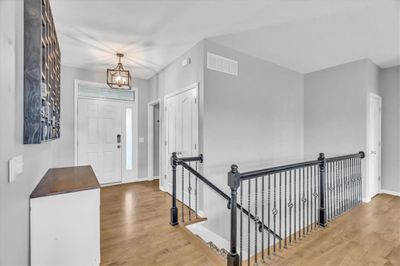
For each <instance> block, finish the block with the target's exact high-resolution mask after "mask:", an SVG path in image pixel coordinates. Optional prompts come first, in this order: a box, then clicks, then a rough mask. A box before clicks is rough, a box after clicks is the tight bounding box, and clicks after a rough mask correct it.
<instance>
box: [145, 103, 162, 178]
mask: <svg viewBox="0 0 400 266" xmlns="http://www.w3.org/2000/svg"><path fill="white" fill-rule="evenodd" d="M157 104H158V105H159V106H160V109H159V116H158V117H159V119H160V120H161V99H157V100H154V101H151V102H149V103H148V104H147V175H148V178H150V179H156V178H159V176H154V172H153V169H154V157H153V151H154V145H153V144H154V127H153V125H154V106H156V105H157ZM161 135H162V134H161V127H160V134H159V141H160V145H159V153H158V157H159V160H158V164H159V165H160V162H161V160H160V158H161V150H162V149H161ZM158 169H159V170H158V175H160V173H161V171H160V169H161V167H159V168H158Z"/></svg>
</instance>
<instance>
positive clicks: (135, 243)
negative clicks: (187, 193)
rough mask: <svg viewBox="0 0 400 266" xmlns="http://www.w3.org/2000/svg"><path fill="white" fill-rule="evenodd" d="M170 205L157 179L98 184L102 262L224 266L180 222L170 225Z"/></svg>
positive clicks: (213, 253)
mask: <svg viewBox="0 0 400 266" xmlns="http://www.w3.org/2000/svg"><path fill="white" fill-rule="evenodd" d="M170 207H171V197H170V196H169V195H168V194H166V193H164V192H161V191H160V190H159V186H158V181H150V182H140V183H133V184H124V185H118V186H112V187H105V188H102V189H101V264H102V265H171V266H172V265H177V266H178V265H225V264H226V262H225V260H224V258H222V257H221V256H219V255H218V254H216V252H214V251H213V250H211V249H210V248H208V247H207V246H206V244H205V243H204V242H202V240H200V239H199V238H198V237H196V236H194V235H193V234H191V233H190V232H189V231H188V230H187V229H185V228H184V226H183V225H178V226H171V225H170V224H169V219H170V218H169V210H170ZM180 207H181V206H180V204H179V203H178V208H179V212H180V211H181V209H180ZM185 214H186V215H187V214H188V209H187V208H186V210H185ZM185 218H186V219H185V220H186V221H188V217H187V216H186V217H185ZM200 220H202V219H199V221H200Z"/></svg>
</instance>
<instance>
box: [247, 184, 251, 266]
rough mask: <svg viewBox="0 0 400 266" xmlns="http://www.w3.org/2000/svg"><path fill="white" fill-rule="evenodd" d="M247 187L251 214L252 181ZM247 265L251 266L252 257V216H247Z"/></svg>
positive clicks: (248, 205)
mask: <svg viewBox="0 0 400 266" xmlns="http://www.w3.org/2000/svg"><path fill="white" fill-rule="evenodd" d="M247 186H248V191H247V194H248V195H247V210H248V211H249V213H251V208H250V207H251V205H250V204H251V198H250V195H251V179H249V181H247ZM247 236H248V238H247V265H248V266H250V257H251V255H250V254H251V253H250V250H251V249H250V238H251V235H250V215H247Z"/></svg>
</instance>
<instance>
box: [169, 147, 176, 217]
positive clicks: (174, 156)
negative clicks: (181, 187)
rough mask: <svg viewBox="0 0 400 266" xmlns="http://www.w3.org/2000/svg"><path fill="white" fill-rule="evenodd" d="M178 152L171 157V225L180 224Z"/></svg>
mask: <svg viewBox="0 0 400 266" xmlns="http://www.w3.org/2000/svg"><path fill="white" fill-rule="evenodd" d="M177 160H178V159H177V157H176V152H173V153H172V156H171V167H172V207H171V210H170V224H171V225H177V224H178V208H177V207H176V167H177Z"/></svg>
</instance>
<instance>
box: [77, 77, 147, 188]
mask: <svg viewBox="0 0 400 266" xmlns="http://www.w3.org/2000/svg"><path fill="white" fill-rule="evenodd" d="M79 85H93V86H95V87H96V86H97V87H107V86H108V85H107V84H106V83H99V82H92V81H84V80H77V79H76V80H74V165H75V166H77V165H78V98H82V99H95V100H103V101H111V102H120V103H123V104H124V107H126V106H128V105H129V103H131V101H124V100H115V99H100V98H96V97H79V95H78V88H79ZM132 90H133V91H134V95H135V99H134V101H133V102H132V107H133V109H132V110H133V130H134V131H133V133H134V134H133V143H134V145H133V146H134V148H133V158H134V159H133V168H134V169H133V170H134V171H133V173H134V179H137V178H138V145H139V143H138V136H139V127H138V125H139V124H138V106H139V94H138V93H139V92H138V89H137V88H132ZM122 168H123V169H121V170H122V172H124V171H125V169H124V165H123V164H122ZM134 181H135V180H130V179H126V178H124V174H122V183H128V182H134Z"/></svg>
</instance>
